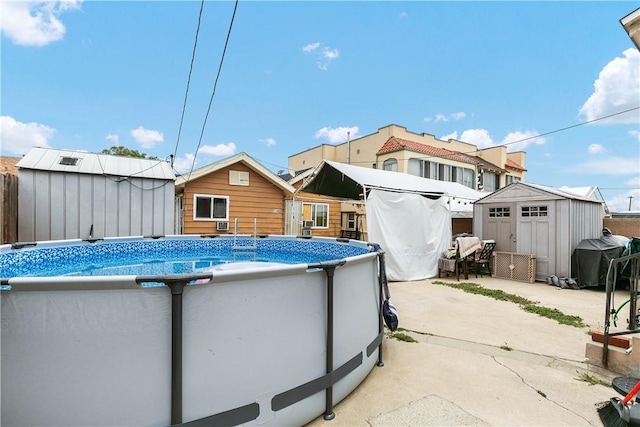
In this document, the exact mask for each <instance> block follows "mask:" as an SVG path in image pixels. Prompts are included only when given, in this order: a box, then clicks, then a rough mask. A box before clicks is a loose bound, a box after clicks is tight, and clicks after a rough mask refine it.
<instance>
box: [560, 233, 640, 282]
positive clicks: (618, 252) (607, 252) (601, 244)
mask: <svg viewBox="0 0 640 427" xmlns="http://www.w3.org/2000/svg"><path fill="white" fill-rule="evenodd" d="M628 244H629V239H627V238H626V237H623V236H602V237H600V238H599V239H584V240H583V241H581V242H580V243H578V245H577V246H576V248H575V249H574V250H573V255H571V277H574V278H575V279H576V282H578V286H579V287H580V288H587V287H592V286H604V285H605V284H606V282H607V270H608V269H609V261H611V260H612V259H615V258H620V257H621V256H622V253H623V252H624V250H625V249H626V247H627V245H628Z"/></svg>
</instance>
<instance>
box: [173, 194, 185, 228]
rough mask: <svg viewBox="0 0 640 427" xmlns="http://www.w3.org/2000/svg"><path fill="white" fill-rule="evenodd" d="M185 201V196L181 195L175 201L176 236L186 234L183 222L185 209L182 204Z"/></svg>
mask: <svg viewBox="0 0 640 427" xmlns="http://www.w3.org/2000/svg"><path fill="white" fill-rule="evenodd" d="M182 201H183V195H182V194H179V195H178V196H176V199H175V216H174V221H175V224H174V227H173V228H174V232H175V233H176V234H183V232H184V221H183V216H184V207H183V204H182Z"/></svg>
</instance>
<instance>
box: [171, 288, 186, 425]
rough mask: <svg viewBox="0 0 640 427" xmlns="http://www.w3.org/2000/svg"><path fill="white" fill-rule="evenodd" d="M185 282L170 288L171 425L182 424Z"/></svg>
mask: <svg viewBox="0 0 640 427" xmlns="http://www.w3.org/2000/svg"><path fill="white" fill-rule="evenodd" d="M186 284H187V283H186V282H175V283H170V284H168V285H169V287H170V288H171V425H176V424H180V423H182V292H183V290H184V287H185V286H186Z"/></svg>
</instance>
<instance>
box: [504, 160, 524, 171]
mask: <svg viewBox="0 0 640 427" xmlns="http://www.w3.org/2000/svg"><path fill="white" fill-rule="evenodd" d="M505 166H506V167H508V168H511V169H517V170H520V171H523V172H524V171H526V169H525V168H523V167H522V166H520V165H519V164H517V163H516V162H514V161H513V160H511V159H507V162H506V163H505Z"/></svg>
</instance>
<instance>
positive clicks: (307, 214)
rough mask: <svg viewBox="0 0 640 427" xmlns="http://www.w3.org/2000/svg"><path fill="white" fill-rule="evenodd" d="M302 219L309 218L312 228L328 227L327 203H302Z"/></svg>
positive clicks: (306, 219)
mask: <svg viewBox="0 0 640 427" xmlns="http://www.w3.org/2000/svg"><path fill="white" fill-rule="evenodd" d="M303 220H305V221H308V220H311V221H313V223H314V226H313V227H314V228H329V205H328V204H326V203H304V205H303Z"/></svg>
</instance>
